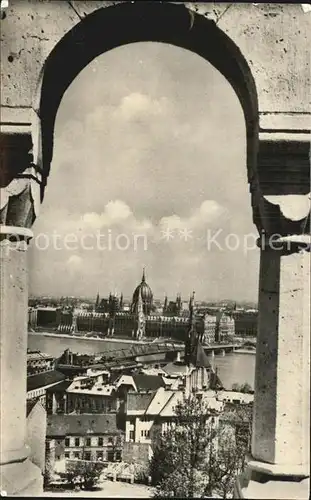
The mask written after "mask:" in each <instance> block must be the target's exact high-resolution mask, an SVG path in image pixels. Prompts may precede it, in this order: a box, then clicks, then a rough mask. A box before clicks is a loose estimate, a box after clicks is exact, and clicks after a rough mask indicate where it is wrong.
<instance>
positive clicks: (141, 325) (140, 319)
mask: <svg viewBox="0 0 311 500" xmlns="http://www.w3.org/2000/svg"><path fill="white" fill-rule="evenodd" d="M145 330H146V318H145V313H144V306H143V301H142V298H141V297H139V299H138V304H137V330H136V338H137V339H139V340H140V339H142V338H143V337H144V336H145Z"/></svg>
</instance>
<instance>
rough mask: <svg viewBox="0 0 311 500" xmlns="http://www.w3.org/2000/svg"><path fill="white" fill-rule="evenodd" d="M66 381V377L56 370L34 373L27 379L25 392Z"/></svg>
mask: <svg viewBox="0 0 311 500" xmlns="http://www.w3.org/2000/svg"><path fill="white" fill-rule="evenodd" d="M65 379H66V375H64V374H63V373H60V372H59V371H57V370H50V371H47V372H43V373H36V374H35V375H29V376H28V377H27V392H29V391H33V390H35V389H39V388H40V387H46V386H49V385H52V384H57V383H58V382H62V381H64V380H65Z"/></svg>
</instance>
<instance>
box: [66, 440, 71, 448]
mask: <svg viewBox="0 0 311 500" xmlns="http://www.w3.org/2000/svg"><path fill="white" fill-rule="evenodd" d="M65 446H66V448H68V446H70V439H69V438H66V439H65Z"/></svg>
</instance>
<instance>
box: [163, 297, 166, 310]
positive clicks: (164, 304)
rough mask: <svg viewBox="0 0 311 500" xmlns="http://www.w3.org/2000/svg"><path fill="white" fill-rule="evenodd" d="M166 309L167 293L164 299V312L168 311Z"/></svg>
mask: <svg viewBox="0 0 311 500" xmlns="http://www.w3.org/2000/svg"><path fill="white" fill-rule="evenodd" d="M166 310H167V295H165V299H164V305H163V312H164V313H166Z"/></svg>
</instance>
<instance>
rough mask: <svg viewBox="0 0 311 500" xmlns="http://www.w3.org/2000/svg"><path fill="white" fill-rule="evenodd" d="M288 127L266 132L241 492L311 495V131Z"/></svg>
mask: <svg viewBox="0 0 311 500" xmlns="http://www.w3.org/2000/svg"><path fill="white" fill-rule="evenodd" d="M283 129H284V130H285V128H284V127H283ZM284 130H283V132H282V133H281V132H280V133H277V131H274V133H269V134H262V135H261V137H260V138H261V142H260V148H259V156H258V171H259V184H258V189H259V192H258V200H259V201H258V212H260V215H261V221H260V224H257V227H258V229H259V231H260V233H261V238H260V239H259V241H258V244H259V247H260V253H261V255H260V276H259V301H258V308H259V318H258V338H257V349H256V371H255V398H254V412H253V433H252V450H251V456H250V457H248V462H247V467H246V470H245V472H244V473H243V474H242V475H241V476H240V477H239V478H238V480H237V483H236V488H235V495H234V496H235V498H248V499H254V498H274V499H297V500H298V499H299V500H302V499H307V498H309V476H310V456H309V449H310V448H309V446H310V445H309V443H310V404H309V402H310V243H311V239H310V194H309V192H310V160H309V150H310V136H307V135H306V136H305V134H304V133H302V132H303V130H300V131H299V130H298V132H299V133H296V132H297V131H291V132H289V131H287V130H285V132H284ZM255 208H257V207H255ZM267 235H268V236H269V235H270V236H269V237H268V236H267Z"/></svg>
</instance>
